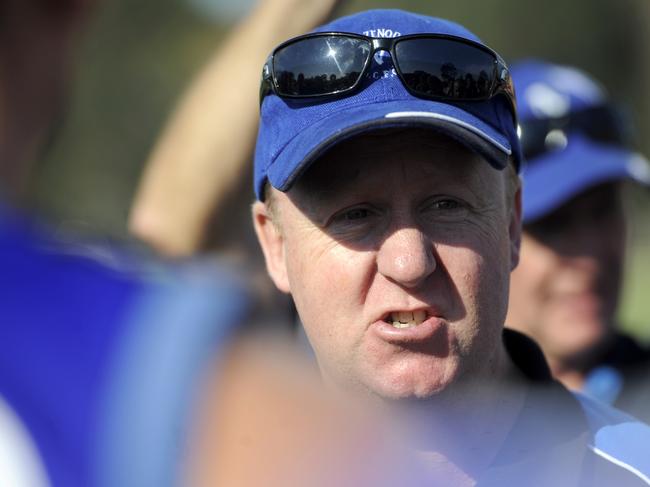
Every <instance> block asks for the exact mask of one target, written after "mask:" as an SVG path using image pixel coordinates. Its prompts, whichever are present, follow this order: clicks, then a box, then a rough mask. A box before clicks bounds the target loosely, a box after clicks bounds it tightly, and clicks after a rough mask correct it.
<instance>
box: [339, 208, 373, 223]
mask: <svg viewBox="0 0 650 487" xmlns="http://www.w3.org/2000/svg"><path fill="white" fill-rule="evenodd" d="M369 216H370V211H369V210H368V209H367V208H353V209H351V210H348V211H346V212H345V213H343V215H342V217H343V218H345V219H346V220H350V221H351V220H362V219H364V218H368V217H369Z"/></svg>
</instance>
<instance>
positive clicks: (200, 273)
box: [0, 0, 410, 487]
mask: <svg viewBox="0 0 650 487" xmlns="http://www.w3.org/2000/svg"><path fill="white" fill-rule="evenodd" d="M90 3H91V2H83V1H74V0H68V1H56V0H55V1H49V0H4V1H3V2H2V3H0V52H1V53H2V57H0V66H1V68H2V69H0V100H1V103H0V170H1V172H0V183H1V184H2V190H1V193H0V485H3V486H11V487H46V486H50V487H116V486H119V487H129V486H132V487H148V486H150V487H164V486H172V485H191V486H204V485H205V486H214V485H243V486H259V485H272V486H275V485H277V486H287V485H288V486H296V487H297V486H302V485H346V483H347V485H364V484H366V485H397V481H396V479H395V478H394V477H392V476H391V475H392V471H391V472H386V471H383V470H377V469H376V468H375V466H374V463H371V462H374V461H376V460H377V459H380V460H379V461H380V462H385V461H387V458H388V456H387V455H386V454H385V453H383V450H382V448H383V445H392V442H390V441H389V440H388V439H387V438H388V437H387V436H383V435H382V434H381V433H380V432H379V431H380V430H378V429H377V423H378V422H376V421H372V420H371V418H372V417H373V416H372V413H370V412H369V411H368V410H367V408H364V410H363V416H362V415H361V414H360V411H358V410H357V409H356V407H355V406H354V405H353V404H346V405H345V408H342V407H339V405H337V403H336V402H335V401H333V400H330V399H329V398H328V397H326V396H325V395H323V394H321V392H320V390H319V389H318V387H316V386H315V385H316V384H317V382H316V381H315V380H313V379H311V377H310V376H309V374H308V373H307V372H306V370H307V369H308V367H307V366H305V365H304V364H303V363H302V362H301V361H300V359H299V358H298V357H296V356H294V354H293V353H292V352H291V351H290V350H288V349H287V347H286V346H284V345H282V344H281V343H276V342H275V339H278V338H277V337H275V339H271V338H267V337H263V338H261V339H253V338H250V337H249V338H246V339H245V340H243V339H242V340H241V341H240V340H237V337H236V336H235V335H236V331H237V330H236V328H238V327H239V326H241V325H242V324H243V323H245V321H246V319H245V313H246V310H247V308H248V307H249V302H248V299H247V290H246V289H244V288H242V286H241V285H240V284H238V281H237V279H236V278H235V277H234V271H233V270H231V269H227V268H225V267H224V266H223V265H220V264H217V263H212V264H210V265H207V264H206V263H205V262H202V261H200V260H197V261H196V262H192V263H187V264H186V265H171V264H169V263H163V262H157V261H153V260H151V259H145V258H143V257H142V256H140V255H137V254H135V253H133V252H132V251H129V250H128V249H120V248H111V249H108V248H106V247H99V246H96V245H90V244H88V243H87V242H83V241H81V240H79V239H78V238H75V237H74V236H69V235H68V236H65V237H62V236H61V235H57V236H54V235H53V234H52V231H51V230H50V228H49V227H48V225H47V223H45V222H42V221H39V219H38V217H37V216H35V215H29V214H27V213H25V211H24V210H21V209H19V208H18V205H17V202H19V201H20V200H21V189H22V187H23V186H24V183H25V182H26V181H27V180H28V178H29V166H30V164H31V163H32V161H33V159H34V158H35V156H36V154H38V153H39V151H42V150H43V149H44V146H45V144H46V142H47V140H48V139H49V134H50V133H51V131H52V130H53V129H54V128H55V127H56V123H57V122H58V121H59V118H60V117H59V115H60V111H61V110H62V109H63V108H64V106H65V95H66V89H67V84H68V76H69V72H70V71H69V69H70V68H71V65H72V61H73V57H74V56H73V47H74V46H75V45H76V41H77V39H78V35H79V30H80V29H81V28H82V26H83V25H84V23H85V21H86V16H87V15H88V12H87V9H88V8H89V7H90V5H89V4H90ZM258 340H259V341H258ZM363 425H367V426H370V425H372V428H370V427H365V426H363ZM390 450H391V451H392V448H391V449H390ZM393 455H394V454H391V457H392V456H393ZM400 457H402V455H400ZM252 459H254V460H252ZM370 466H372V469H371V468H370ZM397 471H399V469H397V470H396V472H397ZM409 472H410V471H409ZM409 472H406V473H405V475H403V476H401V477H400V478H406V479H408V478H409V477H408V474H409Z"/></svg>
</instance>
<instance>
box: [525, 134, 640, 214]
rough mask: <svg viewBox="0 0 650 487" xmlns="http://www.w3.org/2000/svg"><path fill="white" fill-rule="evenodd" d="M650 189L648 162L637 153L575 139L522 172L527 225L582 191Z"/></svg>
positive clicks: (530, 163) (580, 138)
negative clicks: (615, 185)
mask: <svg viewBox="0 0 650 487" xmlns="http://www.w3.org/2000/svg"><path fill="white" fill-rule="evenodd" d="M617 180H632V181H636V182H638V183H640V184H643V185H650V170H649V169H648V165H647V161H646V160H645V158H643V156H641V155H640V154H638V153H635V152H631V151H628V150H625V149H622V148H618V147H614V146H609V145H603V144H598V143H595V142H592V141H590V140H589V139H587V138H585V137H582V136H579V135H573V136H571V137H569V140H568V144H567V146H566V147H565V148H564V149H563V150H561V151H556V152H549V153H547V154H545V155H543V156H541V157H538V158H536V159H534V160H531V161H529V164H527V165H526V167H525V169H524V171H523V182H524V190H523V210H524V223H527V222H530V221H533V220H536V219H538V218H541V217H543V216H545V215H547V214H548V213H550V212H552V211H554V210H556V209H557V208H559V207H560V206H562V205H563V204H564V203H566V202H567V201H569V200H570V199H571V198H573V197H574V196H576V195H578V194H580V193H582V192H583V191H585V190H587V189H589V188H591V187H593V186H597V185H599V184H602V183H605V182H608V181H617Z"/></svg>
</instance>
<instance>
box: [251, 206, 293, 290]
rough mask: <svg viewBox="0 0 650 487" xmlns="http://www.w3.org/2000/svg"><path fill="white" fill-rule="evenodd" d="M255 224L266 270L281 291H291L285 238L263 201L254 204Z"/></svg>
mask: <svg viewBox="0 0 650 487" xmlns="http://www.w3.org/2000/svg"><path fill="white" fill-rule="evenodd" d="M253 226H254V227H255V233H256V234H257V240H258V241H259V243H260V246H261V247H262V252H263V253H264V259H265V261H266V271H267V272H268V273H269V276H271V279H272V280H273V282H274V283H275V285H276V287H277V288H278V289H279V290H280V291H282V292H285V293H287V294H288V293H290V292H291V288H290V286H289V278H288V275H287V266H286V261H285V258H284V257H285V252H284V238H283V236H282V232H281V231H280V229H279V228H278V225H277V223H276V222H274V221H273V215H272V214H271V212H270V211H269V208H268V206H267V205H266V204H265V203H263V202H261V201H256V202H255V203H254V204H253Z"/></svg>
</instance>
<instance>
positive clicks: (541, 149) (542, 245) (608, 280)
mask: <svg viewBox="0 0 650 487" xmlns="http://www.w3.org/2000/svg"><path fill="white" fill-rule="evenodd" d="M512 75H513V79H514V82H515V87H516V89H517V96H518V101H519V105H518V110H519V120H520V126H521V140H522V147H523V151H524V156H525V157H526V159H527V163H528V165H527V168H526V170H525V172H524V175H523V181H524V193H523V194H524V197H523V230H524V231H523V236H522V251H521V258H520V261H519V266H518V267H517V269H516V270H515V272H514V273H513V275H512V286H511V291H510V307H509V311H508V318H507V323H508V325H509V326H512V327H513V328H515V329H517V330H520V331H522V332H524V333H526V334H528V335H530V336H531V337H533V338H534V339H535V340H536V341H537V342H538V343H539V344H540V346H541V347H542V350H543V351H544V353H545V355H546V357H547V360H548V362H549V365H550V367H551V371H552V372H553V375H554V376H555V377H556V378H557V379H558V380H560V381H561V382H563V383H564V384H565V385H566V386H567V387H569V388H572V389H576V390H582V391H583V392H585V393H586V394H588V395H590V396H593V397H597V398H599V399H601V400H603V401H606V402H608V403H613V404H615V405H617V406H618V407H620V408H621V409H624V410H626V411H628V412H631V413H633V414H634V415H635V416H637V417H639V418H641V419H644V420H646V421H647V420H650V402H649V401H650V379H648V377H647V374H648V373H650V350H649V349H647V348H643V347H642V346H641V345H639V344H638V343H636V342H635V341H634V340H633V339H632V338H631V337H630V336H627V335H625V334H623V333H622V332H620V331H619V330H618V327H617V324H616V312H617V308H618V304H619V294H620V290H621V285H622V277H623V276H622V274H623V265H624V260H625V234H626V231H625V214H624V211H623V202H622V192H623V190H624V186H625V185H626V184H629V183H630V182H631V183H634V184H638V185H643V186H648V185H650V168H649V167H648V163H647V161H646V160H645V159H644V157H643V156H641V155H640V154H638V153H637V152H635V151H634V150H633V148H632V147H633V146H632V142H633V141H632V140H631V138H632V134H631V128H630V122H629V120H627V119H626V118H625V117H624V113H623V112H622V111H621V110H620V108H618V107H616V106H615V105H614V104H613V103H612V102H611V101H610V100H609V98H608V96H607V94H606V93H605V91H604V89H603V88H602V87H601V86H600V85H599V84H598V83H597V82H596V81H595V80H593V79H592V78H590V77H589V76H588V75H586V74H585V73H583V72H582V71H579V70H578V69H575V68H572V67H567V66H559V65H554V64H550V63H546V62H542V61H536V60H529V61H525V62H521V63H520V64H518V65H516V66H514V67H513V69H512Z"/></svg>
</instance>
